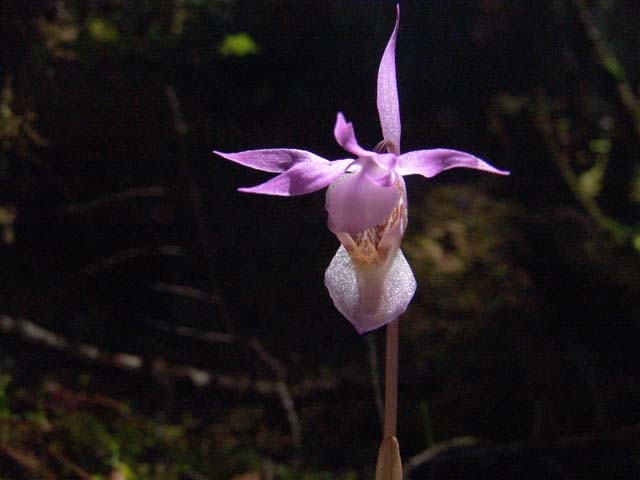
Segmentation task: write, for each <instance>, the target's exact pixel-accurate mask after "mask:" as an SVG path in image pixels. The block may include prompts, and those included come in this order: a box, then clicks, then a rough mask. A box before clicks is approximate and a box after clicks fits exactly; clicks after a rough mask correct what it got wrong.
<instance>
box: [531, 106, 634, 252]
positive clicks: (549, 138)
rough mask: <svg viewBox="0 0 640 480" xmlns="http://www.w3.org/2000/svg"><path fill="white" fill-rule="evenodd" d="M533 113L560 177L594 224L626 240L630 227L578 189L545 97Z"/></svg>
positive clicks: (578, 184) (578, 183) (575, 176)
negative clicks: (610, 214)
mask: <svg viewBox="0 0 640 480" xmlns="http://www.w3.org/2000/svg"><path fill="white" fill-rule="evenodd" d="M533 113H534V121H535V123H536V125H537V127H538V130H539V131H540V132H541V133H542V137H543V139H544V141H545V144H546V146H547V148H548V149H549V153H550V154H551V157H552V158H553V161H554V162H555V164H556V166H557V168H558V170H559V171H560V174H561V175H562V178H564V181H565V182H566V183H567V185H568V186H569V188H570V189H571V192H572V193H573V194H574V195H575V197H576V198H577V199H578V201H580V203H581V204H582V206H583V207H584V209H585V210H587V212H588V213H589V215H591V218H593V220H594V221H595V222H596V224H597V225H598V226H599V227H600V228H602V229H603V230H605V231H607V232H609V233H611V234H612V235H613V237H614V238H615V239H616V240H617V241H618V242H623V241H625V240H627V239H628V238H629V236H630V234H631V229H630V228H629V227H627V226H626V225H623V224H621V223H620V222H618V221H617V220H615V219H614V218H613V217H610V216H609V215H607V214H606V213H605V212H604V211H603V210H602V208H601V207H600V205H599V204H598V202H596V200H595V199H594V198H593V197H592V196H589V195H585V194H584V193H583V191H582V190H581V189H580V182H579V180H578V175H577V174H576V172H575V171H574V170H573V168H571V164H570V158H569V155H568V154H566V153H565V152H563V151H562V149H561V148H560V146H559V145H558V144H557V142H556V139H555V133H554V130H553V126H552V122H551V119H550V118H549V112H548V111H547V108H546V106H545V99H544V98H538V99H537V102H536V108H535V111H534V112H533Z"/></svg>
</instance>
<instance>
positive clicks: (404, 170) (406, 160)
mask: <svg viewBox="0 0 640 480" xmlns="http://www.w3.org/2000/svg"><path fill="white" fill-rule="evenodd" d="M459 167H461V168H473V169H475V170H483V171H485V172H490V173H495V174H497V175H509V173H510V172H508V171H506V170H499V169H497V168H495V167H494V166H492V165H489V164H488V163H487V162H485V161H484V160H481V159H479V158H478V157H475V156H473V155H471V154H470V153H466V152H460V151H458V150H449V149H446V148H434V149H431V150H416V151H413V152H408V153H404V154H402V155H400V156H399V157H398V166H397V171H398V173H399V174H400V175H414V174H418V175H422V176H423V177H427V178H430V177H433V176H435V175H437V174H439V173H440V172H442V171H443V170H448V169H450V168H459Z"/></svg>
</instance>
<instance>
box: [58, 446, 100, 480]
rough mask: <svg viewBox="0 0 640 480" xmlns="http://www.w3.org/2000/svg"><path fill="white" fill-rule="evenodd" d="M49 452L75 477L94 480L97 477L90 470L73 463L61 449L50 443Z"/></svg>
mask: <svg viewBox="0 0 640 480" xmlns="http://www.w3.org/2000/svg"><path fill="white" fill-rule="evenodd" d="M46 450H47V453H48V454H49V455H50V456H51V457H52V458H53V459H54V460H56V461H57V462H58V463H60V465H62V466H63V467H64V469H65V470H66V471H69V472H71V473H72V474H73V476H74V477H75V478H79V479H80V480H93V479H94V478H95V477H94V476H93V475H91V474H90V473H89V472H87V471H86V470H84V469H83V468H81V467H80V466H78V465H76V464H75V463H73V462H72V461H71V460H69V459H68V458H67V457H66V456H65V455H64V454H63V453H62V452H61V451H59V450H58V449H57V448H56V447H54V446H51V445H48V446H47V447H46Z"/></svg>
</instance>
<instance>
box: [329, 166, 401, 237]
mask: <svg viewBox="0 0 640 480" xmlns="http://www.w3.org/2000/svg"><path fill="white" fill-rule="evenodd" d="M367 160H368V162H367V163H366V164H365V165H364V166H363V167H362V168H361V169H360V170H358V171H356V172H353V173H350V174H347V175H345V176H344V177H343V178H342V179H340V180H338V181H337V182H335V183H334V184H333V185H331V187H330V188H329V190H328V191H327V199H326V205H325V206H326V209H327V212H329V221H328V225H329V230H331V231H332V232H334V233H338V232H347V233H350V234H356V233H358V232H363V231H364V230H366V229H367V228H371V227H375V226H376V225H380V224H381V223H384V222H385V221H386V220H387V218H388V217H389V215H391V212H392V210H393V208H394V207H395V206H396V204H397V203H398V200H399V199H400V191H399V190H398V189H397V188H396V186H395V184H391V185H390V186H380V185H377V184H376V183H378V181H376V183H373V181H372V179H380V180H379V181H380V183H382V184H384V183H385V182H384V174H385V172H386V175H389V172H388V171H385V170H384V169H383V168H382V167H381V166H380V165H379V164H377V163H376V162H375V161H373V160H372V159H367ZM372 170H373V172H372ZM377 170H379V171H377Z"/></svg>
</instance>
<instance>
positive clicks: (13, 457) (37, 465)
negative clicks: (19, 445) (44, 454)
mask: <svg viewBox="0 0 640 480" xmlns="http://www.w3.org/2000/svg"><path fill="white" fill-rule="evenodd" d="M0 456H3V457H5V458H6V459H8V460H10V461H11V462H13V463H15V464H16V465H18V466H19V467H20V468H21V469H22V470H24V472H25V473H26V474H28V475H29V476H30V477H31V478H40V479H44V480H56V479H57V477H56V475H55V473H53V472H52V471H51V470H49V469H48V468H47V467H46V466H45V465H43V464H42V462H40V460H39V459H38V458H37V457H36V456H35V455H34V454H33V453H31V452H26V451H21V450H17V449H15V448H13V447H10V446H9V445H7V444H5V443H4V442H1V441H0Z"/></svg>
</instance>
